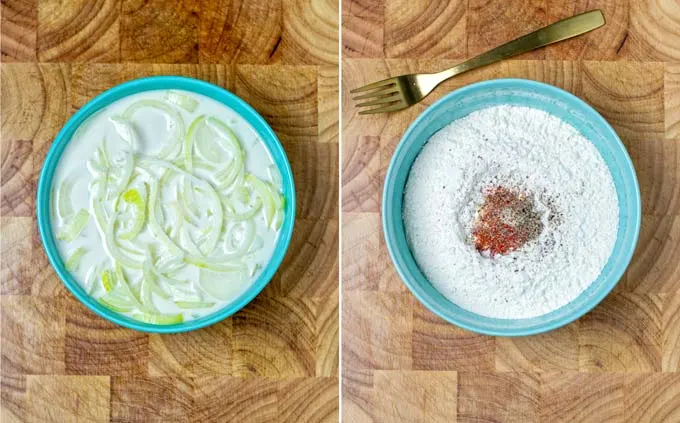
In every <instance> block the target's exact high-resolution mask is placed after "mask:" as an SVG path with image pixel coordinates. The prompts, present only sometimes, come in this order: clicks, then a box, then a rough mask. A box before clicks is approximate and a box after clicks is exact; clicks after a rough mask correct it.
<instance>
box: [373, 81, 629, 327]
mask: <svg viewBox="0 0 680 423" xmlns="http://www.w3.org/2000/svg"><path fill="white" fill-rule="evenodd" d="M640 209H641V207H640V193H639V188H638V184H637V178H636V177H635V172H634V169H633V166H632V163H631V161H630V158H629V156H628V154H627V152H626V151H625V148H624V147H623V144H622V143H621V141H620V140H619V139H618V137H617V136H616V134H615V132H614V131H613V130H612V128H611V127H610V126H609V125H608V124H607V123H606V121H604V119H603V118H602V117H601V116H600V115H599V114H597V112H595V111H594V110H593V109H592V108H591V107H590V106H588V105H587V104H585V103H584V102H582V101H581V100H579V99H578V98H576V97H574V96H572V95H571V94H569V93H566V92H564V91H562V90H560V89H558V88H555V87H552V86H549V85H546V84H541V83H537V82H533V81H526V80H514V79H506V80H493V81H486V82H482V83H477V84H473V85H470V86H468V87H465V88H462V89H460V90H457V91H454V92H453V93H451V94H449V95H447V96H445V97H444V98H442V99H441V100H439V101H438V102H436V103H435V104H433V105H432V106H430V107H429V108H428V109H427V110H426V111H425V112H424V113H423V114H422V115H421V116H419V117H418V119H416V121H415V122H414V123H413V124H412V125H411V127H410V128H409V129H408V130H407V132H406V134H405V135H404V137H403V138H402V141H401V142H400V144H399V146H398V147H397V149H396V151H395V153H394V156H393V158H392V161H391V163H390V167H389V169H388V173H387V177H386V181H385V188H384V194H383V207H382V212H383V213H382V217H383V229H384V232H385V238H386V244H387V248H388V251H389V253H390V257H391V259H392V261H393V262H394V264H395V267H396V269H397V272H398V273H399V275H400V276H401V278H402V280H403V281H404V282H405V284H406V285H407V286H408V287H409V289H410V290H411V291H412V292H413V293H414V294H415V296H416V297H417V298H418V299H419V300H420V301H421V302H423V304H424V305H426V306H427V307H428V308H429V309H430V310H432V311H433V312H434V313H436V314H438V315H439V316H441V317H442V318H444V319H446V320H448V321H449V322H451V323H454V324H456V325H459V326H462V327H464V328H466V329H470V330H473V331H477V332H481V333H486V334H491V335H501V336H519V335H528V334H534V333H540V332H545V331H547V330H551V329H554V328H556V327H559V326H562V325H564V324H566V323H569V322H571V321H572V320H574V319H576V318H578V317H580V316H581V315H583V314H584V313H586V312H587V311H588V310H590V309H591V308H592V307H594V306H595V305H596V304H597V303H598V302H599V301H601V300H602V298H604V296H606V295H607V293H608V292H609V291H610V290H611V289H612V288H613V287H614V285H615V284H616V283H617V281H618V280H619V278H620V277H621V275H622V274H623V272H624V271H625V268H626V266H627V265H628V263H629V262H630V258H631V256H632V253H633V251H634V247H635V244H636V242H637V237H638V233H639V227H640Z"/></svg>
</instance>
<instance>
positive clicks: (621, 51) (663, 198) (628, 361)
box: [341, 0, 680, 423]
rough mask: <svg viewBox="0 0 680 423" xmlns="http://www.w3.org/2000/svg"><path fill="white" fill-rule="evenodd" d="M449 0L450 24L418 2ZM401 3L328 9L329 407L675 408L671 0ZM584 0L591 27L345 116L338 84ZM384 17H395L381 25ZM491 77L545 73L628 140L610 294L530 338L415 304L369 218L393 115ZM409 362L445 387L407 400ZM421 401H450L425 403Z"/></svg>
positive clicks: (675, 66) (453, 58) (460, 48)
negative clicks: (331, 154)
mask: <svg viewBox="0 0 680 423" xmlns="http://www.w3.org/2000/svg"><path fill="white" fill-rule="evenodd" d="M460 3H462V4H463V5H462V6H460V8H459V9H458V10H457V11H456V13H457V14H459V15H460V16H463V17H462V18H461V19H462V22H460V23H458V24H457V25H456V24H454V22H453V21H454V20H455V18H451V19H450V21H451V22H447V24H449V25H452V27H453V28H455V27H458V29H459V31H458V32H457V31H453V32H454V33H455V34H456V35H455V36H453V35H451V33H449V32H447V31H446V30H442V26H441V22H440V21H439V20H438V19H437V18H438V16H436V14H433V13H431V12H428V11H429V10H430V9H433V10H440V14H441V15H442V16H443V15H446V14H447V13H450V14H449V15H448V16H459V15H457V14H456V13H453V12H452V11H451V10H449V9H445V8H443V6H441V4H446V6H449V7H453V5H454V4H460ZM406 4H407V3H404V2H401V1H399V0H382V1H379V2H368V1H363V0H346V1H345V2H344V8H343V43H342V44H343V54H344V58H343V75H342V84H343V85H342V87H341V89H342V125H343V131H342V132H343V150H342V166H343V175H342V195H343V197H342V198H343V202H342V208H343V210H342V212H343V216H342V225H343V228H342V229H343V232H342V233H343V252H342V253H343V259H342V264H343V269H342V277H343V309H342V313H343V318H342V322H343V325H342V326H343V327H342V330H343V375H342V377H343V380H342V389H343V404H342V407H343V419H344V420H345V421H348V422H350V421H351V422H380V421H399V420H400V419H402V420H409V419H410V420H409V421H419V420H418V419H421V420H424V421H436V420H437V417H439V416H440V415H442V416H443V419H442V420H444V421H458V422H461V421H462V422H482V421H484V422H522V423H525V422H592V421H602V422H617V423H623V422H675V421H676V420H678V418H679V417H678V415H677V413H678V411H677V410H679V409H680V395H679V394H678V393H679V392H680V388H679V387H678V378H677V377H676V372H677V371H678V368H680V367H679V366H680V352H679V351H680V329H678V327H679V324H680V278H679V276H680V265H679V264H678V263H679V262H680V249H679V248H678V240H679V239H680V226H679V223H678V219H677V216H678V214H679V211H680V209H679V207H680V183H678V181H679V177H680V174H679V173H678V162H679V160H680V156H679V154H680V153H679V151H680V136H679V133H680V132H679V130H678V128H680V124H679V122H680V82H679V81H680V78H679V77H678V75H680V67H679V66H680V65H679V62H678V55H679V54H680V43H677V42H675V41H676V40H677V37H678V28H680V26H678V25H677V24H676V23H677V21H678V16H679V15H678V13H677V11H678V4H677V2H675V1H673V0H670V1H665V0H624V1H618V0H577V1H573V2H557V1H550V0H540V1H530V0H522V1H516V2H499V1H494V0H492V1H484V0H470V1H468V2H467V5H466V4H465V2H455V1H452V2H424V1H423V2H420V1H418V2H411V3H408V6H405V5H406ZM437 7H441V9H437ZM409 8H410V9H409ZM595 8H601V9H603V11H604V14H605V18H606V20H607V25H606V26H605V27H603V28H601V29H598V30H597V31H595V32H593V33H591V34H588V35H586V36H584V37H580V38H578V39H575V40H571V41H569V42H565V43H561V44H557V45H554V46H550V47H549V48H546V49H544V50H542V51H539V52H534V53H530V54H526V55H523V56H521V57H519V58H516V59H513V60H509V61H506V62H503V63H499V64H495V65H492V66H489V67H486V68H483V69H478V70H476V71H472V72H470V73H467V74H464V75H460V76H458V77H456V78H454V79H452V80H449V81H446V82H445V83H444V84H442V85H441V86H440V87H438V88H437V90H435V92H434V93H433V94H431V95H430V96H429V97H428V98H426V99H425V101H423V102H422V103H421V104H418V105H416V106H413V107H411V108H410V109H407V110H404V111H401V112H398V113H393V114H389V115H370V116H359V115H358V114H357V109H356V108H355V107H354V103H353V102H352V101H351V95H350V94H349V90H351V89H353V88H357V87H360V86H362V85H365V84H367V83H370V82H373V81H375V80H379V79H382V78H387V77H389V76H395V75H398V74H403V73H411V72H434V71H437V70H441V69H444V68H447V67H450V66H453V65H455V64H456V63H458V62H460V61H461V60H462V59H464V58H466V57H470V56H472V55H475V54H478V53H480V52H482V51H484V50H486V49H488V48H491V47H494V46H496V45H498V44H500V43H502V42H504V41H508V40H509V38H511V37H514V36H517V35H521V34H522V33H525V32H528V31H530V30H533V29H536V28H537V27H540V26H542V25H544V24H547V23H548V22H551V21H554V20H556V19H561V18H565V17H567V16H571V15H573V14H575V13H580V12H583V11H586V10H590V9H595ZM395 11H399V12H402V13H396V14H395V13H393V12H395ZM416 11H422V13H417V12H416ZM419 22H420V23H423V24H422V25H418V23H419ZM425 23H427V24H425ZM391 25H392V26H391ZM397 27H398V28H401V29H403V31H402V32H400V33H397V32H395V31H394V29H395V28H397ZM400 37H401V38H400ZM416 40H426V41H423V42H422V43H418V42H417V41H416ZM453 40H459V41H456V42H454V41H453ZM439 41H441V43H439V44H438V45H437V47H433V45H434V44H437V43H438V42H439ZM410 43H412V45H411V44H410ZM405 46H406V47H405ZM446 54H449V56H446ZM503 77H514V78H526V79H532V80H537V81H542V82H546V83H549V84H552V85H555V86H558V87H560V88H563V89H565V90H567V91H569V92H571V93H573V94H575V95H577V96H579V97H581V98H582V99H584V100H585V101H586V102H588V103H589V104H591V105H592V106H593V107H595V109H597V110H598V111H599V112H600V113H601V114H602V115H603V116H604V117H605V118H606V119H607V120H608V121H609V122H610V123H611V124H612V126H613V127H614V129H615V130H616V131H617V133H618V134H619V136H620V137H621V139H622V141H623V143H624V144H625V146H626V148H627V149H628V151H629V153H630V155H631V158H632V161H633V163H634V165H635V168H636V171H637V175H638V180H639V183H640V190H641V194H642V202H643V219H642V230H641V234H640V239H639V242H638V246H637V249H636V252H635V254H634V257H633V260H632V262H631V265H630V266H629V268H628V271H627V272H626V274H625V275H624V277H623V279H622V280H621V281H620V282H619V284H618V285H617V287H616V288H615V291H614V293H612V294H611V295H609V296H608V297H607V298H606V299H605V300H604V301H603V302H602V303H601V304H600V305H598V306H597V307H596V308H595V309H593V310H592V311H591V312H590V313H588V314H586V315H585V316H584V317H583V318H581V319H579V320H578V321H577V322H574V323H572V324H570V325H568V326H566V327H564V328H561V329H559V330H557V331H554V332H551V333H548V334H544V335H540V336H533V337H529V338H494V337H486V336H481V335H475V334H472V333H470V332H467V331H464V330H462V329H459V328H456V327H454V326H452V325H450V324H448V323H446V322H445V321H444V320H442V319H440V318H439V317H437V316H435V315H434V314H432V313H431V312H430V311H428V310H427V309H426V308H425V307H424V306H422V305H421V304H420V303H419V302H418V301H417V300H416V299H415V298H414V297H413V296H412V294H411V293H410V292H409V291H408V290H407V289H406V288H405V286H404V284H403V283H402V282H401V280H400V279H399V277H398V275H396V272H395V271H394V268H393V265H392V263H391V261H390V258H389V256H388V254H387V249H386V246H385V243H384V239H383V234H382V231H381V223H380V202H381V195H382V192H381V190H382V186H383V181H384V178H385V174H386V170H387V167H388V165H389V161H390V159H391V158H392V154H393V152H394V150H395V148H396V146H397V145H398V143H399V140H400V138H401V136H402V135H403V133H404V131H405V130H406V128H407V127H408V125H409V124H410V123H411V122H412V121H413V120H414V119H415V118H416V116H418V115H419V114H420V113H421V112H422V111H423V110H424V109H425V107H427V105H430V104H432V103H433V102H435V101H437V100H438V99H439V98H441V97H442V96H443V95H444V94H446V93H448V92H450V91H452V90H454V89H456V88H459V87H462V86H464V85H467V84H470V83H473V82H477V81H482V80H487V79H493V78H503ZM419 372H427V374H428V376H427V380H428V381H431V382H432V384H433V385H434V384H436V383H437V381H440V380H447V381H448V382H447V383H448V384H449V385H450V386H451V388H450V389H449V390H448V391H447V392H446V393H443V392H435V391H430V392H426V395H425V398H426V400H425V401H423V402H418V398H420V395H421V393H422V391H419V389H420V388H419V387H420V386H421V383H420V380H419V379H418V377H417V376H416V374H417V373H419ZM453 375H455V376H453ZM454 390H455V392H456V398H455V402H454V401H452V399H451V398H450V396H451V395H450V393H451V392H453V391H454ZM431 403H432V404H436V405H437V406H438V407H440V406H442V404H452V403H454V404H455V406H451V407H449V408H447V409H444V408H443V407H442V408H438V409H437V410H432V409H430V408H428V406H429V404H431ZM404 416H407V417H406V418H405V417H404Z"/></svg>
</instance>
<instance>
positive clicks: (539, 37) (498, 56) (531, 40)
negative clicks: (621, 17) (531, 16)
mask: <svg viewBox="0 0 680 423" xmlns="http://www.w3.org/2000/svg"><path fill="white" fill-rule="evenodd" d="M604 24H605V20H604V16H603V15H602V11H600V10H591V11H590V12H585V13H582V14H580V15H576V16H572V17H570V18H567V19H564V20H561V21H559V22H555V23H554V24H550V25H548V26H546V27H543V28H541V29H539V30H537V31H534V32H532V33H530V34H527V35H524V36H522V37H519V38H517V39H515V40H512V41H510V42H508V43H505V44H503V45H501V46H498V47H496V48H494V49H491V50H489V51H487V52H485V53H482V54H480V55H479V56H476V57H473V58H472V59H470V60H467V61H465V62H463V63H459V64H458V65H456V66H454V67H452V68H451V69H447V70H445V71H442V72H439V73H437V74H436V75H438V76H440V77H441V80H440V81H439V82H438V83H437V84H439V83H440V82H442V81H444V80H446V79H449V78H451V77H452V76H455V75H459V74H461V73H463V72H467V71H469V70H472V69H477V68H479V67H482V66H486V65H490V64H491V63H495V62H498V61H501V60H503V59H507V58H508V57H512V56H516V55H518V54H522V53H526V52H527V51H531V50H535V49H537V48H540V47H543V46H547V45H548V44H553V43H556V42H559V41H563V40H566V39H569V38H572V37H576V36H578V35H581V34H585V33H586V32H589V31H592V30H593V29H597V28H599V27H601V26H602V25H604Z"/></svg>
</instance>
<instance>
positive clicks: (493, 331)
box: [381, 78, 642, 337]
mask: <svg viewBox="0 0 680 423" xmlns="http://www.w3.org/2000/svg"><path fill="white" fill-rule="evenodd" d="M505 84H517V85H520V86H524V87H527V88H534V89H538V90H541V92H542V93H545V94H548V95H550V96H554V97H561V98H566V99H567V100H570V101H575V102H577V103H580V104H581V105H582V106H583V108H584V109H585V110H587V111H588V112H589V113H590V116H592V119H594V120H596V121H599V123H600V124H602V125H603V127H604V128H605V131H606V134H605V135H607V136H608V137H611V138H613V139H614V140H616V141H617V142H618V146H619V147H620V151H621V153H622V158H623V160H624V165H625V167H626V169H627V173H628V174H630V175H632V185H633V188H634V191H635V194H636V195H635V199H634V200H635V204H634V213H635V214H634V216H633V215H631V219H632V218H635V221H634V225H635V228H634V230H635V233H634V234H633V238H632V242H631V245H630V246H628V247H627V249H628V251H627V252H626V254H625V257H624V259H623V260H622V263H625V266H621V267H620V268H618V269H617V271H616V272H614V273H613V274H612V275H611V277H610V279H609V282H608V283H607V284H606V285H603V286H602V289H600V290H599V291H596V293H594V295H592V296H591V298H590V299H589V301H588V302H587V303H585V304H584V305H583V306H582V307H581V308H579V309H576V310H574V311H573V312H571V313H570V314H568V315H566V316H564V317H563V318H561V319H557V320H555V321H553V322H549V323H546V324H538V325H534V326H533V327H530V328H509V329H498V328H490V327H488V326H487V325H485V324H479V323H471V324H468V323H466V322H464V321H461V320H458V319H457V318H456V317H455V316H450V315H447V314H445V313H444V310H445V307H440V306H439V305H438V304H436V303H435V302H434V301H430V300H429V299H428V298H427V297H426V296H424V295H422V294H421V293H420V292H419V289H418V285H419V284H418V282H417V281H414V280H411V278H409V277H408V275H407V273H406V272H405V271H404V269H403V268H402V265H401V264H400V259H399V258H398V255H397V250H398V249H399V248H398V246H397V244H396V241H395V236H394V234H393V233H392V231H391V229H390V224H389V219H388V217H391V216H392V212H391V211H390V210H388V207H387V206H388V198H389V200H390V201H391V199H392V197H393V196H394V195H396V194H393V193H392V190H393V189H394V178H395V174H396V172H398V170H399V169H398V168H397V165H396V158H397V157H399V156H400V153H401V151H402V150H403V149H405V148H406V143H405V140H406V139H407V138H408V137H409V136H411V133H412V132H413V131H415V128H416V127H417V126H418V124H419V123H420V122H421V121H423V120H425V119H427V117H428V115H430V113H432V112H433V111H434V110H436V109H437V108H439V107H441V106H442V105H443V104H445V103H447V102H449V101H451V100H452V99H454V98H456V97H459V96H461V95H464V94H466V93H467V92H468V91H472V90H476V89H480V88H495V87H496V86H503V85H505ZM390 204H391V203H390ZM641 221H642V199H641V194H640V185H639V183H638V179H637V173H636V172H635V167H634V165H633V162H632V160H631V158H630V155H629V153H628V151H627V149H626V147H625V145H624V144H623V142H622V141H621V138H620V137H619V136H618V134H617V133H616V131H614V128H612V126H611V125H610V124H609V122H607V120H606V119H605V118H604V117H603V116H602V115H601V114H600V113H599V112H598V111H597V110H595V108H593V107H592V106H591V105H589V104H588V103H587V102H585V101H584V100H582V99H581V98H579V97H577V96H575V95H574V94H572V93H570V92H568V91H566V90H563V89H561V88H559V87H556V86H554V85H550V84H547V83H544V82H539V81H534V80H529V79H521V78H497V79H490V80H485V81H479V82H475V83H472V84H469V85H465V86H463V87H461V88H458V89H455V90H453V91H451V92H450V93H448V94H446V95H444V96H443V97H442V98H440V99H439V100H437V101H436V102H434V103H433V104H432V105H430V106H429V107H427V108H426V109H425V110H424V111H423V112H422V113H421V114H420V115H418V117H417V118H416V119H415V120H414V121H413V122H412V123H411V124H410V125H409V127H408V129H407V130H406V132H405V133H404V135H403V136H402V137H401V139H400V141H399V144H398V145H397V148H396V149H395V151H394V153H393V155H392V158H391V159H390V165H389V168H388V170H387V173H386V175H385V182H384V187H383V195H382V205H381V222H382V229H383V233H384V238H385V243H386V245H387V250H388V253H389V256H390V259H391V260H392V264H393V265H394V267H395V269H396V270H397V273H398V274H399V277H400V278H401V280H402V282H403V283H404V284H405V285H406V286H407V287H408V289H409V291H411V293H413V295H414V296H415V297H416V298H417V299H418V301H420V302H421V303H422V304H423V305H425V307H427V308H428V310H430V311H431V312H433V313H434V314H436V315H437V316H439V317H441V318H442V319H444V320H446V321H447V322H449V323H451V324H454V325H456V326H458V327H461V328H463V329H466V330H469V331H472V332H476V333H479V334H483V335H491V336H503V337H519V336H528V335H536V334H540V333H545V332H549V331H552V330H555V329H557V328H560V327H562V326H565V325H567V324H569V323H571V322H573V321H575V320H577V319H579V318H581V317H582V316H583V315H585V314H586V313H588V312H590V311H591V310H592V309H593V308H595V307H596V306H597V305H598V304H599V303H600V302H601V301H602V300H603V299H604V298H605V297H606V296H607V295H609V293H610V292H611V291H612V290H613V289H614V287H615V286H616V285H617V284H618V282H619V281H620V279H621V277H622V276H623V274H624V272H625V271H626V269H627V268H628V266H629V265H630V261H631V259H632V257H633V254H634V252H635V247H636V246H637V242H638V239H639V236H640V226H641ZM407 247H408V246H407ZM409 253H410V251H409ZM608 261H609V259H608ZM423 276H424V275H423ZM447 300H448V298H447ZM448 301H449V302H450V300H448ZM451 304H453V303H452V302H451ZM468 312H469V313H472V314H476V315H478V316H480V317H485V318H487V317H486V316H481V315H479V314H477V313H473V312H470V311H468ZM537 317H540V316H537ZM497 320H503V319H497ZM515 320H524V319H515Z"/></svg>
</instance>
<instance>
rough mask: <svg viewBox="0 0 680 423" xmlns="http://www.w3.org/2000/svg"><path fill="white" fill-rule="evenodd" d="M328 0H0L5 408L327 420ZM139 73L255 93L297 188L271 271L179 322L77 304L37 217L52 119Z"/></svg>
mask: <svg viewBox="0 0 680 423" xmlns="http://www.w3.org/2000/svg"><path fill="white" fill-rule="evenodd" d="M312 3H313V6H314V7H312ZM338 7H339V6H338V4H337V2H336V1H334V0H327V1H309V0H261V1H253V0H248V1H240V0H235V1H234V0H231V1H230V0H227V1H224V0H204V1H188V0H185V1H183V0H174V1H160V0H148V1H134V0H101V1H84V0H79V1H69V2H62V1H55V0H7V1H5V0H3V2H2V9H1V10H0V13H1V15H2V17H1V19H2V42H1V45H2V65H1V67H2V78H1V84H2V101H1V104H0V106H1V114H2V133H1V135H2V172H1V179H0V180H1V184H2V195H1V197H2V198H1V203H0V206H1V215H2V217H1V230H0V238H1V239H2V282H1V284H0V305H1V312H0V320H1V322H2V323H1V335H0V341H1V363H0V365H1V380H2V385H1V393H2V401H1V403H0V405H1V414H0V420H1V421H2V422H3V423H10V422H19V421H21V422H24V421H28V422H60V423H61V422H76V421H78V422H88V423H89V422H108V421H112V422H152V421H157V422H185V421H186V422H201V423H202V422H211V421H214V422H227V421H243V422H246V421H247V422H259V421H262V422H271V421H292V422H302V421H305V422H306V421H311V422H319V421H328V422H333V421H337V419H338V364H339V362H338V355H339V354H338V259H337V257H338V254H337V242H338V232H339V224H338V220H339V219H338V206H337V198H338V177H337V175H338V119H337V116H338V112H337V105H338V97H337V96H338V89H337V86H338V84H337V81H338V71H337V63H338V54H337V52H338V39H337V33H338ZM150 75H183V76H190V77H194V78H198V79H202V80H205V81H208V82H211V83H214V84H216V85H219V86H221V87H224V88H226V89H228V90H229V91H231V92H233V93H235V94H236V95H238V96H239V97H241V98H242V99H244V100H245V101H246V102H248V103H249V104H250V105H252V106H253V107H254V108H255V109H256V110H257V111H258V112H259V113H260V114H261V115H262V116H263V117H264V118H265V120H267V122H268V123H269V124H270V125H271V126H272V128H273V129H274V131H275V132H276V133H277V135H278V137H279V139H280V140H281V142H282V144H283V146H284V149H285V151H286V154H287V155H288V158H289V160H290V162H291V166H292V168H293V174H294V178H295V185H296V190H297V216H296V222H295V230H294V234H293V240H292V242H291V245H290V248H289V250H288V253H287V255H286V257H285V259H284V262H283V265H282V266H281V268H280V269H279V271H278V272H277V273H276V276H275V277H274V279H273V280H272V281H271V283H270V284H269V285H268V286H267V287H266V288H265V290H264V291H263V292H262V293H261V294H260V295H259V296H258V297H257V298H256V299H255V300H254V301H253V302H252V303H250V304H249V305H247V306H246V307H245V308H244V309H242V310H241V311H240V312H238V313H236V314H235V315H234V316H233V317H231V318H228V319H226V320H224V321H222V322H220V323H217V324H215V325H213V326H210V327H207V328H205V329H201V330H197V331H194V332H190V333H184V334H178V335H156V334H154V335H149V334H144V333H140V332H136V331H133V330H129V329H124V328H122V327H119V326H116V325H115V324H113V323H110V322H108V321H106V320H104V319H103V318H101V317H99V316H97V315H95V314H93V313H92V312H90V311H89V310H88V309H86V308H85V307H84V306H83V305H82V304H81V303H80V302H79V301H77V300H76V299H75V298H74V297H73V296H72V295H71V294H70V293H69V292H68V291H67V290H66V288H65V287H64V285H63V284H62V283H61V281H60V280H59V279H58V277H57V275H56V273H55V272H54V270H53V269H52V267H51V266H50V264H49V262H48V261H47V257H46V255H45V253H44V250H43V248H42V245H41V243H40V239H39V236H38V229H37V225H36V217H35V214H36V213H35V194H36V184H37V179H38V175H39V172H40V169H41V167H42V163H43V160H44V157H45V154H46V153H47V151H48V149H49V147H50V145H51V143H52V141H53V140H54V138H55V136H56V134H57V132H58V131H59V129H60V128H61V126H62V125H63V124H64V123H65V122H66V120H67V119H68V118H69V117H70V116H71V115H72V114H73V113H74V112H75V111H76V110H77V109H78V108H79V107H81V106H83V105H84V104H85V103H86V102H87V101H89V100H90V99H92V98H93V97H94V96H95V95H97V94H99V93H101V92H102V91H104V90H106V89H108V88H110V87H113V86H114V85H116V84H119V83H121V82H124V81H127V80H130V79H135V78H140V77H145V76H150Z"/></svg>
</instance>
